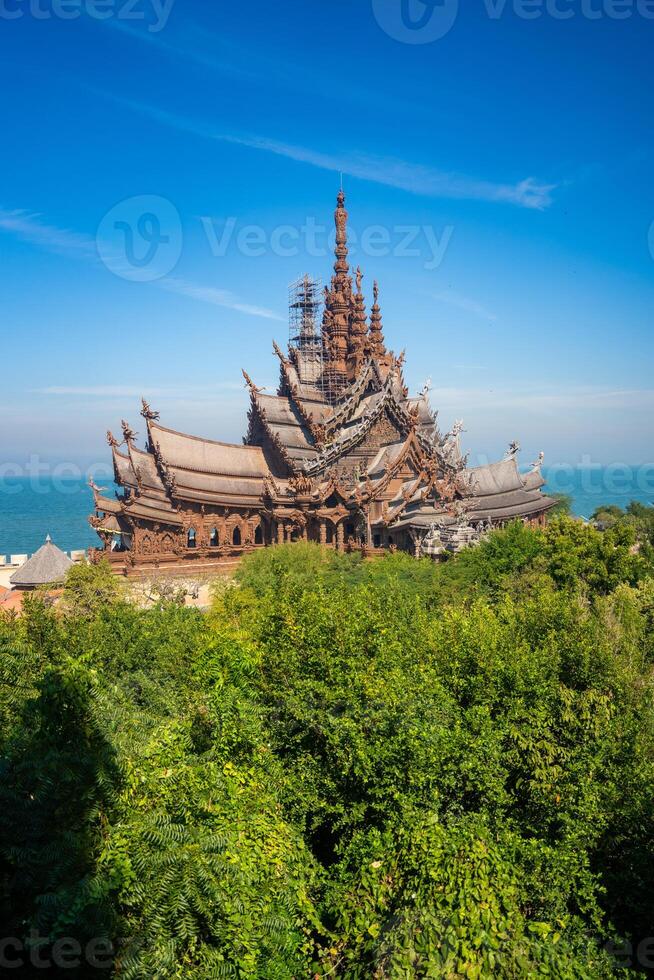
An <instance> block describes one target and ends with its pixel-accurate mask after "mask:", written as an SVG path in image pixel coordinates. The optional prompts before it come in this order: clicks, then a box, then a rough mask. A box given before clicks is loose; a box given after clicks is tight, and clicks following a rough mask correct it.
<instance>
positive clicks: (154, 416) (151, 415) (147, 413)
mask: <svg viewBox="0 0 654 980" xmlns="http://www.w3.org/2000/svg"><path fill="white" fill-rule="evenodd" d="M141 406H142V407H141V415H142V416H143V418H144V419H145V420H146V421H147V422H156V421H158V419H159V412H154V411H153V410H152V409H151V408H150V406H149V405H148V403H147V402H146V400H145V398H141Z"/></svg>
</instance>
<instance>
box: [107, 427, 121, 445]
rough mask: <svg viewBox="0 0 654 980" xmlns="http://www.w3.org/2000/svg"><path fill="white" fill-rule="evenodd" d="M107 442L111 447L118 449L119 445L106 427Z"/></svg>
mask: <svg viewBox="0 0 654 980" xmlns="http://www.w3.org/2000/svg"><path fill="white" fill-rule="evenodd" d="M107 442H108V444H109V445H110V446H111V448H112V449H118V446H119V445H120V444H119V442H118V440H117V439H116V437H115V435H114V434H113V432H112V431H111V429H107Z"/></svg>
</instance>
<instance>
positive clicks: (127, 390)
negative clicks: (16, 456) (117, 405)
mask: <svg viewBox="0 0 654 980" xmlns="http://www.w3.org/2000/svg"><path fill="white" fill-rule="evenodd" d="M244 387H245V386H244V384H243V383H238V382H234V381H217V382H216V383H215V384H212V385H186V386H183V387H168V386H165V385H164V386H162V387H154V388H153V387H152V386H151V385H141V386H136V385H49V386H48V387H46V388H34V389H32V394H35V395H58V396H68V397H75V398H76V397H81V398H141V397H142V396H147V397H148V398H198V397H200V396H201V395H203V394H206V395H207V396H209V397H215V395H216V392H217V391H240V390H241V389H242V388H244Z"/></svg>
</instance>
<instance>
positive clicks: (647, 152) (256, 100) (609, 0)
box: [0, 0, 654, 463]
mask: <svg viewBox="0 0 654 980" xmlns="http://www.w3.org/2000/svg"><path fill="white" fill-rule="evenodd" d="M162 2H163V0H161V2H159V0H157V2H155V0H136V3H134V2H133V0H130V2H129V4H127V2H126V0H96V4H93V3H92V0H59V2H58V4H55V5H54V6H52V3H51V0H0V46H1V51H2V57H1V61H0V84H1V86H2V92H3V95H4V98H3V100H2V110H1V111H2V136H3V152H2V154H1V155H0V176H1V181H0V256H1V262H0V286H1V289H2V301H1V304H0V323H1V325H2V351H3V365H4V371H3V385H2V393H1V394H0V411H1V413H2V420H3V422H2V426H1V427H0V433H1V434H0V462H6V461H7V460H13V461H16V460H18V461H24V460H25V459H26V458H27V457H29V456H30V455H32V454H33V455H36V456H39V457H43V458H45V459H49V460H63V461H74V460H77V459H84V460H97V461H100V460H103V459H105V458H106V456H107V448H106V444H105V441H104V433H105V430H106V428H107V427H108V426H111V427H112V428H114V429H116V430H119V423H120V419H121V418H122V417H127V418H128V419H130V420H131V421H132V424H133V425H134V427H135V428H137V429H138V428H139V426H138V424H137V423H138V422H140V421H141V420H140V419H139V418H138V408H139V396H140V394H141V393H143V394H145V395H146V396H147V397H148V399H149V401H150V402H151V404H152V405H153V407H155V408H156V409H158V410H159V411H160V412H161V418H162V422H163V423H164V424H166V425H169V426H170V427H172V428H181V429H185V430H187V431H191V432H194V433H197V434H202V435H206V436H209V437H213V438H222V439H228V440H233V441H239V440H240V437H241V436H242V434H243V433H244V431H245V412H246V409H247V394H246V392H245V391H244V389H243V386H242V379H241V375H240V369H241V367H246V368H247V370H248V372H249V373H250V374H251V375H252V377H253V378H254V379H255V381H256V382H257V383H258V384H261V385H266V386H268V387H269V388H271V389H272V388H273V387H274V385H275V383H276V375H277V370H276V366H275V365H276V362H275V359H274V358H273V357H272V356H271V341H272V338H273V337H274V338H276V339H277V341H278V342H279V343H280V344H283V343H285V342H286V340H287V337H288V327H287V322H286V320H287V314H286V306H287V286H288V284H289V283H290V282H291V281H292V280H293V279H295V278H297V277H298V276H299V275H301V274H302V273H304V272H305V271H308V272H310V273H311V274H314V275H316V276H321V277H322V278H323V279H324V280H327V279H328V276H329V274H330V270H331V262H332V257H331V254H330V252H329V243H328V241H327V230H329V231H330V232H331V222H332V212H333V207H334V198H335V194H336V191H337V189H338V186H339V179H340V178H339V172H340V171H343V174H344V176H343V180H344V185H345V190H346V193H347V203H348V208H349V212H350V224H351V227H352V231H353V234H354V235H356V238H357V241H358V248H357V253H356V255H355V256H354V257H353V264H354V265H356V264H357V263H360V264H361V266H362V269H363V272H364V276H365V278H364V291H366V292H367V294H368V297H370V295H371V292H372V280H373V278H377V279H378V280H379V283H380V293H381V304H382V311H383V315H384V327H385V333H386V338H387V341H388V343H389V345H390V346H392V347H393V348H394V349H395V350H396V351H399V350H400V349H402V348H403V347H406V351H407V362H406V378H407V382H408V383H409V385H410V387H411V388H412V389H416V388H419V387H421V386H422V384H423V382H424V381H425V379H426V378H427V377H431V379H432V384H433V391H432V400H433V402H434V405H435V407H437V408H439V410H440V413H441V421H442V427H443V428H444V429H447V428H449V426H450V425H451V423H452V421H453V420H454V419H455V418H463V419H464V421H465V427H466V430H467V431H466V435H465V440H466V446H467V448H468V449H469V450H470V451H471V454H472V457H473V458H478V457H484V456H490V457H493V456H497V455H501V454H502V453H503V452H504V450H505V448H506V446H507V445H508V443H509V441H510V440H512V439H514V438H517V439H518V440H519V441H520V443H521V444H522V446H523V451H524V459H525V461H527V462H528V461H530V460H531V459H532V458H534V456H535V455H536V454H537V453H538V451H539V450H541V449H543V450H544V451H545V452H546V455H547V459H548V461H549V462H550V463H554V462H562V461H567V462H576V461H579V460H581V459H582V458H584V456H585V455H586V456H590V457H591V458H592V459H593V460H595V461H599V462H603V463H610V462H627V463H639V462H651V461H652V460H651V456H652V439H651V433H652V421H653V416H654V385H653V384H652V355H653V353H654V350H653V347H654V341H653V331H652V325H653V310H654V256H653V254H652V251H654V232H652V233H651V237H650V238H648V236H650V227H651V225H652V222H653V221H654V185H653V182H652V180H651V174H652V171H653V169H654V168H653V136H652V92H654V59H652V58H651V50H652V42H653V40H654V19H652V18H654V9H653V8H654V5H653V4H651V3H650V4H647V2H646V0H642V2H641V3H640V4H637V3H636V2H635V0H634V3H633V4H630V3H629V0H578V2H575V0H558V6H555V5H553V3H552V2H550V0H548V3H547V6H546V5H545V3H544V2H543V4H542V5H541V6H540V7H539V6H538V0H527V2H526V3H525V4H524V5H519V4H518V2H517V0H512V2H509V0H507V2H506V3H502V2H499V0H466V2H465V7H464V4H463V3H461V4H460V8H461V9H458V8H457V5H456V2H455V0H440V3H439V2H438V0H437V3H436V7H434V8H433V9H430V8H429V7H425V5H424V4H423V2H422V0H406V3H407V5H408V6H407V9H408V14H409V16H413V17H415V18H416V20H415V23H419V22H420V17H421V16H422V15H423V14H424V15H425V17H424V18H423V19H425V22H426V24H427V27H426V28H425V29H426V30H431V29H432V28H433V27H434V25H436V27H437V28H438V27H439V23H438V20H436V21H434V20H433V19H432V18H434V17H435V18H439V17H440V18H441V22H440V28H439V29H440V30H441V31H442V33H443V36H442V37H437V38H435V39H433V40H425V41H424V43H415V42H416V40H420V41H422V40H424V38H420V37H419V30H411V29H410V28H408V27H407V26H406V21H405V22H402V21H401V19H400V16H401V13H402V11H401V9H400V7H401V4H400V0H349V2H346V0H329V2H327V0H323V2H320V3H318V2H316V0H303V2H294V0H290V2H289V0H287V2H286V3H284V4H272V3H270V2H263V0H253V2H251V3H249V4H242V5H236V4H206V3H200V2H199V0H184V2H182V0H176V2H172V3H171V0H166V2H167V4H168V5H169V6H166V3H165V2H164V5H163V6H162ZM430 2H431V0H430ZM102 4H104V6H102ZM557 10H561V11H565V12H567V13H570V14H571V16H569V17H567V18H566V19H560V17H559V16H556V11H557ZM100 12H102V13H103V15H105V17H106V19H103V20H100V19H99V13H100ZM405 13H406V11H405ZM525 13H529V14H530V15H531V16H530V17H529V18H526V17H525ZM62 14H65V15H67V19H65V18H64V17H63V16H62ZM455 14H456V16H454V15H455ZM536 14H539V16H535V15H536ZM618 14H619V15H621V17H620V19H618V17H617V15H618ZM625 14H626V16H625ZM450 15H452V23H451V26H450V29H449V30H447V31H446V30H445V27H446V26H448V24H446V23H445V20H444V18H445V17H446V16H447V17H449V16H450ZM646 15H648V16H646ZM448 23H449V22H448ZM414 26H415V24H414ZM398 36H400V37H402V36H403V37H404V40H402V39H400V40H398ZM407 36H408V38H409V40H410V41H411V42H412V43H406V37H407ZM143 214H145V215H146V222H145V224H144V225H142V226H141V232H142V235H141V237H139V235H140V232H139V230H138V227H137V224H136V222H137V220H138V218H139V217H141V216H142V215H143ZM147 215H153V216H154V220H155V221H156V222H158V223H159V224H158V225H153V224H152V222H151V219H149V218H147ZM116 225H118V228H116ZM312 228H313V229H314V231H311V229H312ZM127 229H131V230H127ZM130 234H131V236H132V246H133V253H134V254H135V255H136V256H137V258H138V259H139V260H143V261H144V255H146V253H147V251H148V247H149V244H148V243H151V244H152V243H153V247H154V246H157V244H159V245H161V242H160V241H159V239H160V236H161V235H163V236H167V238H168V241H167V242H166V243H164V245H163V246H162V247H161V248H159V249H158V248H156V247H154V253H153V254H155V253H156V258H155V259H154V260H153V262H152V263H150V264H149V265H148V264H147V263H146V264H145V266H144V265H143V264H142V263H141V264H140V265H138V264H137V265H134V264H131V263H130V261H129V256H127V258H126V254H125V248H126V247H128V236H129V235H130ZM650 242H651V245H652V248H651V249H650ZM130 254H131V253H130ZM143 280H145V281H143ZM368 303H370V299H369V300H368ZM532 454H533V455H532Z"/></svg>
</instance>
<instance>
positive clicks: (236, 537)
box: [232, 527, 241, 545]
mask: <svg viewBox="0 0 654 980" xmlns="http://www.w3.org/2000/svg"><path fill="white" fill-rule="evenodd" d="M240 543H241V529H240V528H239V527H235V528H234V533H233V534H232V544H235V545H240Z"/></svg>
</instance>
